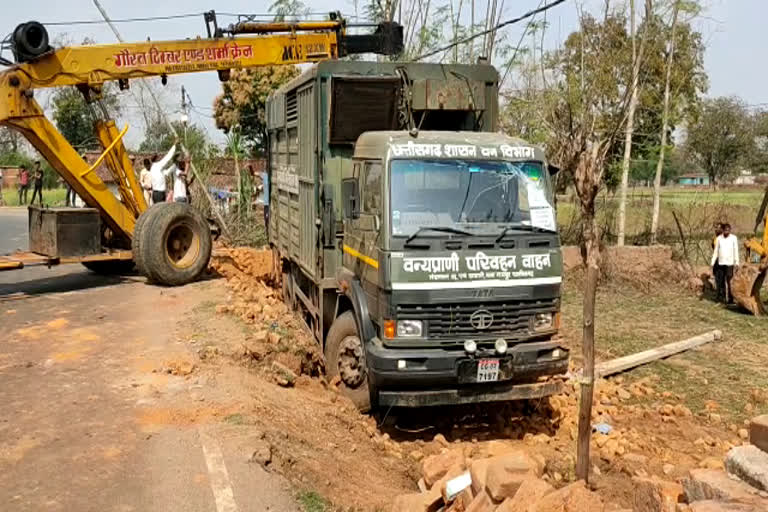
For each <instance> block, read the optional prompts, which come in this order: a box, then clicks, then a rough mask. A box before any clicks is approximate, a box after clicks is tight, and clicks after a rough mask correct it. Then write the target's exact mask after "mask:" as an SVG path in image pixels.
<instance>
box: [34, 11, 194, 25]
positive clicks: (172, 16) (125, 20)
mask: <svg viewBox="0 0 768 512" xmlns="http://www.w3.org/2000/svg"><path fill="white" fill-rule="evenodd" d="M203 14H204V13H202V12H193V13H188V14H170V15H168V16H148V17H145V18H123V19H115V20H111V21H112V23H139V22H145V21H161V20H176V19H182V18H192V17H200V16H203ZM105 24H107V22H106V21H105V20H75V21H54V22H51V23H43V25H48V26H63V25H105Z"/></svg>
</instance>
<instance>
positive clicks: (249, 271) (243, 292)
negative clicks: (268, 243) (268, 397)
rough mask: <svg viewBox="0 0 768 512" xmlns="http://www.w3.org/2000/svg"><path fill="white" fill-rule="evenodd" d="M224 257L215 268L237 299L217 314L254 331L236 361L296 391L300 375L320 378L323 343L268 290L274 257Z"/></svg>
mask: <svg viewBox="0 0 768 512" xmlns="http://www.w3.org/2000/svg"><path fill="white" fill-rule="evenodd" d="M220 252H221V253H222V254H218V255H217V256H216V257H215V258H214V259H213V261H212V262H211V266H212V267H213V268H214V270H215V271H216V272H218V273H219V274H221V275H223V276H224V277H226V278H227V286H228V287H229V289H230V290H231V291H232V294H231V295H230V297H229V301H228V302H227V303H226V304H222V305H219V306H218V307H217V312H219V313H231V314H233V315H235V316H237V317H239V318H240V319H241V320H242V321H243V322H245V323H246V324H248V325H249V326H250V327H251V329H249V334H248V336H247V339H246V342H245V343H244V344H243V347H242V350H241V351H240V352H239V353H238V354H233V355H237V356H238V357H241V358H242V360H243V361H244V362H245V363H247V364H248V365H250V366H253V367H255V368H258V369H259V370H261V371H263V372H264V373H267V374H270V375H271V376H272V378H273V379H274V380H275V381H276V382H278V383H280V384H282V385H286V386H289V385H293V382H294V381H295V379H296V377H297V376H299V375H310V376H317V375H320V374H321V373H322V372H323V356H322V353H321V351H320V347H319V346H318V343H317V342H316V341H315V339H314V337H313V336H312V334H311V333H310V332H309V331H308V330H307V328H306V326H305V325H304V324H303V323H302V321H301V319H300V318H299V317H298V316H297V315H296V314H295V313H294V312H293V311H291V310H290V309H289V308H288V307H287V306H286V305H285V304H284V303H283V301H282V299H281V298H280V294H279V293H278V292H277V290H275V289H274V288H272V287H271V286H270V285H269V284H267V282H268V280H269V276H270V275H271V272H272V252H271V251H269V250H260V249H251V248H235V249H223V250H222V251H220Z"/></svg>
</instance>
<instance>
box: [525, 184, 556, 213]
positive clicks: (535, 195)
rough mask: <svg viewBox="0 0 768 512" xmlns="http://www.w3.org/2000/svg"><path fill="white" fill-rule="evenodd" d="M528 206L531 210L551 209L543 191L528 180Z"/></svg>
mask: <svg viewBox="0 0 768 512" xmlns="http://www.w3.org/2000/svg"><path fill="white" fill-rule="evenodd" d="M527 188H528V205H529V206H530V207H531V209H533V208H544V207H551V205H550V204H549V201H547V196H546V194H544V189H543V188H542V187H541V186H540V185H539V184H538V183H537V182H535V181H531V180H530V179H529V180H528V186H527Z"/></svg>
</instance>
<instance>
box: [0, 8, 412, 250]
mask: <svg viewBox="0 0 768 512" xmlns="http://www.w3.org/2000/svg"><path fill="white" fill-rule="evenodd" d="M205 22H206V28H207V32H208V37H197V38H194V39H184V40H176V41H146V42H139V43H125V44H122V43H120V44H104V45H89V46H72V47H65V48H60V49H56V50H54V49H52V48H50V47H49V45H48V34H47V31H46V29H45V27H44V26H43V25H41V24H40V23H37V22H29V23H25V24H22V25H19V26H18V27H17V28H16V30H15V31H14V33H13V35H12V45H13V46H12V47H13V51H14V56H15V57H16V63H15V64H13V65H11V66H9V68H8V69H6V70H4V71H2V72H0V97H2V98H3V100H2V101H0V125H3V126H7V127H10V128H13V129H16V130H18V131H19V132H20V133H21V134H23V135H24V137H25V138H26V139H27V140H28V141H29V142H30V143H31V144H32V145H33V146H34V147H35V148H36V149H37V150H38V151H39V152H40V153H41V154H42V155H43V156H44V157H45V158H46V160H47V161H48V162H49V163H50V164H51V166H52V167H53V168H54V169H56V171H57V172H58V173H59V174H60V175H61V176H62V178H63V179H64V180H65V181H66V182H67V183H68V184H69V185H70V186H71V187H72V188H73V189H74V190H75V191H76V192H77V194H78V195H79V196H80V197H81V198H82V199H83V201H84V202H85V203H86V204H87V205H88V206H90V207H92V208H96V209H98V210H99V211H100V213H101V216H102V219H103V220H104V222H105V224H106V226H108V227H109V228H110V230H111V232H112V234H113V235H115V240H116V241H118V242H119V241H122V245H123V246H125V245H126V244H127V245H128V247H130V240H131V236H132V233H133V229H134V224H135V221H136V218H137V217H138V216H139V215H140V214H141V212H143V211H144V210H145V209H146V207H147V205H146V203H145V202H144V198H143V195H142V193H141V190H140V188H139V185H138V183H137V180H136V175H135V173H134V170H133V167H132V165H131V162H130V159H129V156H128V153H127V151H126V150H125V146H124V145H123V143H122V136H123V135H125V130H122V131H121V130H119V129H118V128H117V126H116V124H115V122H114V120H111V119H109V118H108V117H107V115H106V112H103V111H102V112H101V114H103V118H102V119H100V120H98V121H97V122H96V123H95V127H94V128H95V131H96V136H97V138H98V139H99V141H100V143H101V146H102V148H103V149H104V154H103V155H102V157H101V158H100V159H99V160H100V161H101V160H104V161H105V162H106V164H107V166H108V168H109V169H110V171H111V172H112V173H113V175H114V177H115V179H116V182H117V183H118V190H119V191H120V196H121V197H120V199H118V198H116V197H115V196H114V195H113V194H112V193H111V192H110V191H109V189H108V188H107V186H106V185H105V184H104V182H103V181H102V180H101V179H100V178H99V177H98V176H97V175H96V173H95V172H93V170H94V168H95V167H97V165H96V164H95V163H90V164H89V163H86V162H85V161H84V160H83V159H82V158H81V157H80V155H79V154H78V153H77V151H76V150H75V148H73V147H72V146H71V145H70V144H69V143H68V142H67V140H66V139H65V138H64V137H63V136H62V135H61V133H59V131H58V130H57V129H56V127H55V126H54V125H53V124H52V123H51V122H50V121H49V120H48V119H47V118H46V117H45V114H44V112H43V109H42V108H41V107H40V105H39V104H38V103H37V102H36V101H35V99H34V90H35V89H41V88H48V87H62V86H75V87H77V88H78V89H79V90H80V91H81V92H82V93H83V95H84V96H85V99H86V101H88V102H89V103H91V102H95V101H97V100H98V99H99V97H100V95H101V89H102V86H103V85H104V83H106V82H110V81H116V82H118V84H119V86H120V88H121V89H127V88H128V87H129V86H130V80H132V79H137V78H147V77H157V76H160V77H163V82H164V83H165V78H166V77H167V76H168V75H174V74H182V73H198V72H202V71H218V72H219V77H220V78H221V79H222V80H226V79H227V78H228V75H229V70H231V69H243V68H252V67H258V66H269V65H283V64H298V63H305V62H318V61H321V60H325V59H335V58H338V57H340V56H344V55H347V54H353V53H379V54H386V55H395V54H397V53H399V52H400V51H401V50H402V27H401V26H400V25H398V24H396V23H389V22H386V23H381V24H379V25H377V26H376V30H375V32H374V33H373V34H366V35H357V34H355V35H348V34H347V28H348V27H347V24H346V22H345V21H344V20H343V19H342V18H341V16H340V15H339V14H336V13H332V14H331V15H330V16H329V19H328V20H326V21H307V22H269V23H258V22H249V21H246V22H241V23H237V24H234V25H230V26H229V28H227V29H221V28H219V27H218V24H217V22H216V15H215V13H214V12H213V11H211V12H208V13H206V14H205ZM94 112H96V113H97V114H98V111H97V110H96V109H94ZM117 245H118V246H119V245H120V243H118V244H117Z"/></svg>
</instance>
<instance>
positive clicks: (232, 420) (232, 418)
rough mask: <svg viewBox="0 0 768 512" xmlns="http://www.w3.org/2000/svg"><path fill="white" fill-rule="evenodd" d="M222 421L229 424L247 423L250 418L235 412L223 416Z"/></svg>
mask: <svg viewBox="0 0 768 512" xmlns="http://www.w3.org/2000/svg"><path fill="white" fill-rule="evenodd" d="M224 421H225V422H227V423H229V424H230V425H249V424H250V423H251V422H250V420H249V419H248V418H247V417H246V416H245V415H243V414H240V413H235V414H230V415H228V416H225V417H224Z"/></svg>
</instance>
